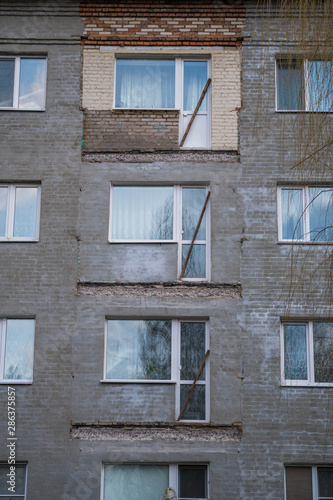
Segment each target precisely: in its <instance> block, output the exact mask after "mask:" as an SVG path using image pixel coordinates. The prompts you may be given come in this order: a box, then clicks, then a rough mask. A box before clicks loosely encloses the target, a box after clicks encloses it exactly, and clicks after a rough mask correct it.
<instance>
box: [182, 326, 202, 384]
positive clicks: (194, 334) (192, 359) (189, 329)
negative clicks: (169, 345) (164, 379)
mask: <svg viewBox="0 0 333 500" xmlns="http://www.w3.org/2000/svg"><path fill="white" fill-rule="evenodd" d="M205 354H206V324H205V323H181V326H180V364H181V371H180V379H181V380H194V379H195V377H196V374H197V373H198V370H199V368H200V365H201V363H202V360H203V358H204V356H205ZM199 380H205V367H203V369H202V372H201V374H200V377H199Z"/></svg>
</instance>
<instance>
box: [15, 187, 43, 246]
mask: <svg viewBox="0 0 333 500" xmlns="http://www.w3.org/2000/svg"><path fill="white" fill-rule="evenodd" d="M37 193H38V188H36V187H18V188H16V189H15V216H14V236H19V237H30V238H34V237H35V236H36V218H37Z"/></svg>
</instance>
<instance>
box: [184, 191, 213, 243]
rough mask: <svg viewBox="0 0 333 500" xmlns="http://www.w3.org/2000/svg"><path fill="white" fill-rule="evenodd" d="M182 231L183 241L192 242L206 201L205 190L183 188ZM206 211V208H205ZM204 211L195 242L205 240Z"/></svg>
mask: <svg viewBox="0 0 333 500" xmlns="http://www.w3.org/2000/svg"><path fill="white" fill-rule="evenodd" d="M182 193H183V209H182V229H183V240H192V238H193V235H194V232H195V229H196V227H197V224H198V222H199V218H200V214H201V211H202V209H203V206H204V203H205V199H206V189H205V188H183V189H182ZM206 210H207V208H206ZM206 210H205V213H204V215H203V218H202V221H201V224H200V228H199V231H198V234H197V237H196V240H205V239H206Z"/></svg>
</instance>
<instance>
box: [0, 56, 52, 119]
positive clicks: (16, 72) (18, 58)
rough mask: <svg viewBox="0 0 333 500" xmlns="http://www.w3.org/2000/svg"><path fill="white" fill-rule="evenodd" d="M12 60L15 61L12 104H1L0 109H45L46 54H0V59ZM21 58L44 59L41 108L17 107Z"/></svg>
mask: <svg viewBox="0 0 333 500" xmlns="http://www.w3.org/2000/svg"><path fill="white" fill-rule="evenodd" d="M4 59H6V60H12V61H13V60H14V61H15V68H14V92H13V106H1V107H0V110H5V111H11V110H14V111H45V105H46V83H47V57H46V56H38V55H36V56H34V55H30V56H28V55H27V56H2V55H1V56H0V61H1V60H4ZM21 59H43V60H45V61H46V68H45V90H44V102H43V106H42V107H41V108H29V109H27V108H20V107H19V90H20V72H21Z"/></svg>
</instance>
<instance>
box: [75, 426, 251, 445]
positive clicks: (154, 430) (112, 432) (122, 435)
mask: <svg viewBox="0 0 333 500" xmlns="http://www.w3.org/2000/svg"><path fill="white" fill-rule="evenodd" d="M241 437H242V426H241V424H240V423H234V424H232V425H217V424H210V423H209V424H195V423H193V424H183V423H178V422H176V423H165V422H153V423H150V422H147V423H145V422H144V423H132V422H131V423H128V422H109V423H102V422H95V423H87V422H86V423H75V422H71V430H70V439H82V440H86V441H95V440H98V441H155V440H172V441H195V442H198V441H205V442H223V441H240V440H241Z"/></svg>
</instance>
